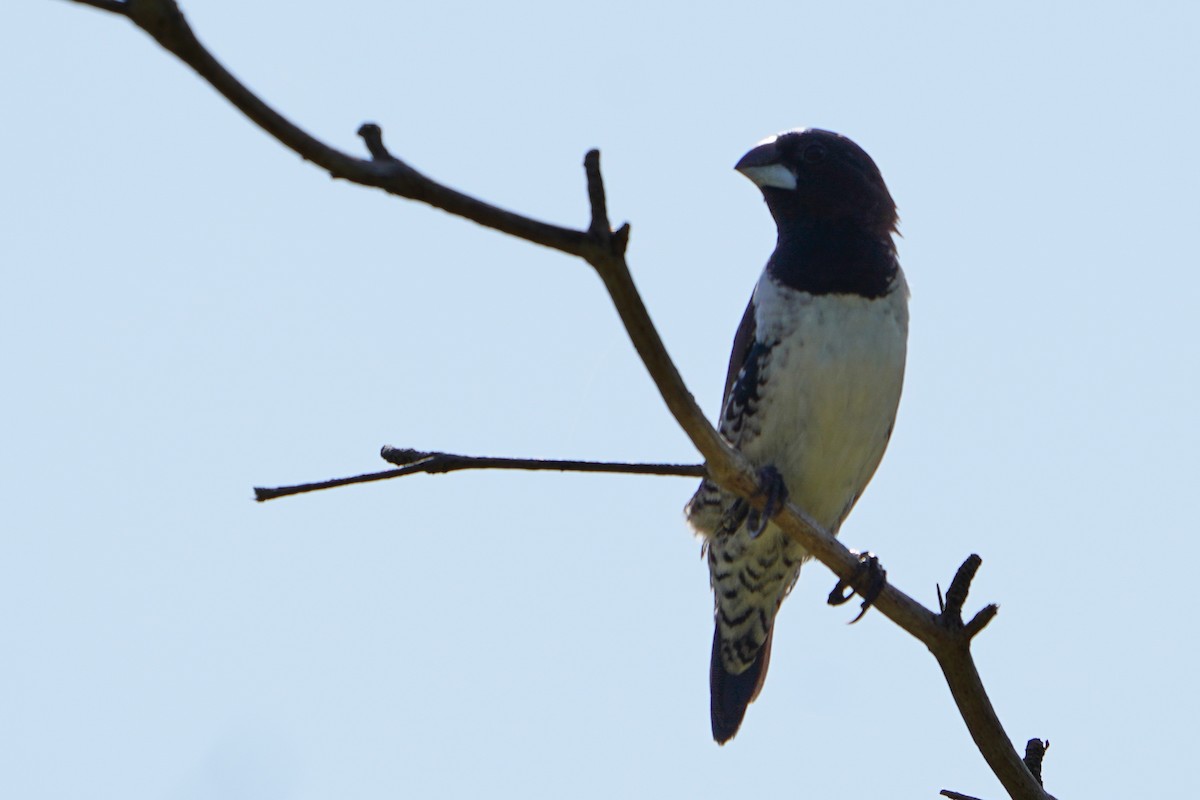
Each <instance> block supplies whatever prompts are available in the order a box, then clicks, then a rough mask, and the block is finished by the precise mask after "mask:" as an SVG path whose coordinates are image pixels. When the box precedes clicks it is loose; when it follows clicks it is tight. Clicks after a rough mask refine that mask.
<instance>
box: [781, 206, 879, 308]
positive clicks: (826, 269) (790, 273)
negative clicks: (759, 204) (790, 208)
mask: <svg viewBox="0 0 1200 800" xmlns="http://www.w3.org/2000/svg"><path fill="white" fill-rule="evenodd" d="M776 221H777V223H778V228H779V238H778V240H777V241H776V244H775V252H774V253H772V254H771V260H770V261H769V262H768V263H767V269H768V270H769V271H770V273H771V275H772V276H773V277H774V278H775V279H776V280H778V281H779V282H780V283H782V284H784V285H785V286H788V287H790V288H792V289H796V290H798V291H803V292H809V293H810V294H857V295H862V296H864V297H881V296H883V295H885V294H887V293H888V291H889V290H890V289H891V287H892V283H893V279H894V278H895V276H896V271H897V270H898V269H899V266H898V264H897V262H896V246H895V243H894V242H893V241H892V237H891V234H890V233H882V234H881V233H877V232H873V231H869V230H866V229H864V228H863V227H862V226H861V225H857V224H854V223H850V222H841V221H836V220H834V221H830V220H813V219H795V218H792V219H787V220H780V219H778V218H777V220H776Z"/></svg>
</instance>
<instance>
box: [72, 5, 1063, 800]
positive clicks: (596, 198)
mask: <svg viewBox="0 0 1200 800" xmlns="http://www.w3.org/2000/svg"><path fill="white" fill-rule="evenodd" d="M74 2H77V3H80V4H83V5H89V6H91V7H94V8H100V9H103V10H106V11H112V12H113V13H117V14H120V15H122V16H126V17H128V18H129V19H130V20H132V21H133V22H134V24H136V25H137V26H138V27H140V28H142V29H143V30H145V31H146V32H147V33H149V34H150V35H151V36H152V37H154V39H155V40H156V41H158V43H159V44H161V45H162V46H163V47H164V48H166V49H167V50H169V51H170V52H172V53H174V54H175V55H176V56H178V57H179V58H180V59H181V60H183V61H184V62H185V63H187V64H188V65H189V66H191V67H192V68H193V69H194V70H195V71H196V72H197V73H198V74H199V75H200V76H201V77H203V78H204V79H205V80H206V81H208V82H209V83H210V84H211V85H212V86H213V87H214V88H215V89H216V90H217V91H219V92H220V93H221V94H223V95H224V96H225V97H226V98H227V99H228V100H229V101H230V102H231V103H233V105H234V106H236V107H237V108H238V109H240V110H241V111H242V113H244V114H245V115H246V116H247V117H248V118H249V119H250V120H252V121H253V122H254V123H255V124H257V125H258V126H259V127H261V128H262V129H263V130H265V131H266V132H267V133H269V134H270V135H272V136H273V137H275V138H276V139H277V140H279V141H280V142H281V143H282V144H284V145H285V146H287V147H288V148H290V149H292V150H293V151H295V152H296V153H298V154H299V155H300V156H301V157H303V158H305V159H307V160H309V161H312V162H313V163H315V164H317V165H319V166H320V167H322V168H323V169H325V170H327V171H328V172H329V173H330V174H331V175H332V176H333V177H335V178H342V179H345V180H349V181H352V182H354V183H358V184H361V185H364V186H374V187H378V188H381V189H383V190H384V191H387V192H389V193H391V194H395V195H398V196H401V197H406V198H409V199H412V200H417V201H419V202H422V203H427V204H429V205H432V206H435V207H437V208H440V209H443V210H445V211H447V212H449V213H451V214H455V215H457V216H461V217H464V218H466V219H469V220H472V221H474V222H477V223H479V224H480V225H484V226H486V227H489V228H492V229H494V230H498V231H501V232H503V233H507V234H510V235H512V236H516V237H518V238H521V239H524V240H526V241H529V242H533V243H535V244H540V245H544V246H546V247H551V248H554V249H557V250H561V251H562V252H565V253H569V254H572V255H576V256H580V257H582V258H584V259H585V260H587V262H588V263H589V264H591V265H592V266H593V267H594V268H595V269H596V272H597V273H598V274H599V276H600V278H601V280H603V282H604V285H605V288H606V289H607V290H608V293H609V295H610V297H611V298H612V301H613V304H614V306H615V307H616V309H617V312H618V313H619V314H620V317H621V320H622V323H623V324H624V326H625V329H626V331H627V333H628V335H629V337H630V339H631V341H632V342H633V344H634V347H635V348H636V349H637V352H638V355H639V356H640V357H641V359H642V362H643V364H644V365H645V366H646V369H647V371H648V372H649V373H650V376H651V378H652V379H653V380H654V383H655V385H656V386H657V388H658V390H659V394H660V395H661V396H662V398H663V400H664V401H665V402H666V404H667V407H668V408H669V409H670V411H671V414H672V415H673V416H674V417H675V420H676V421H677V422H678V423H679V425H680V427H681V428H682V429H683V430H684V432H685V433H686V434H687V436H688V437H689V438H690V439H691V441H692V443H693V444H694V445H695V447H696V449H697V450H698V451H699V452H700V454H701V455H702V456H703V457H704V462H705V467H706V471H707V473H708V475H709V477H710V478H711V479H712V480H713V481H715V482H716V483H717V484H719V485H720V486H722V487H723V488H725V489H727V490H729V491H731V492H733V493H735V494H737V495H738V496H740V497H743V498H745V499H746V500H747V502H749V503H750V505H752V506H753V507H755V508H759V509H760V510H761V506H762V502H763V498H762V496H761V495H760V494H759V492H758V485H757V478H756V473H755V471H754V469H753V468H752V466H751V465H750V463H749V462H748V461H747V460H746V459H745V458H744V457H743V456H742V455H741V453H739V452H737V451H736V450H734V449H733V448H732V447H731V446H730V445H729V443H728V442H726V441H725V440H724V439H722V438H721V437H720V435H719V434H718V433H717V431H716V430H715V429H714V428H713V426H712V425H711V424H709V422H708V420H707V419H706V418H705V416H704V414H703V413H702V411H701V410H700V407H699V405H698V404H697V403H696V401H695V398H693V397H692V395H691V393H690V392H689V391H688V389H687V386H686V385H685V384H684V382H683V379H682V378H681V377H680V375H679V372H678V370H677V369H676V367H675V365H674V363H673V362H672V360H671V358H670V356H669V355H668V354H667V350H666V347H665V346H664V345H663V342H662V340H661V338H660V337H659V335H658V331H657V330H656V329H655V327H654V324H653V323H652V322H651V320H650V315H649V313H648V312H647V310H646V308H645V305H644V304H643V303H642V300H641V297H640V295H639V294H638V291H637V288H636V286H635V285H634V283H633V278H632V276H631V275H630V272H629V267H628V265H627V264H626V263H625V257H624V254H625V247H626V244H627V241H628V235H629V227H628V225H623V226H621V228H620V229H618V230H617V231H616V232H615V233H614V232H612V231H611V228H610V226H609V222H608V212H607V203H606V201H605V199H604V186H603V179H602V177H601V174H600V162H599V154H598V153H596V152H595V151H592V152H591V153H589V154H588V157H587V159H586V161H585V169H586V173H587V179H588V196H589V198H590V199H591V201H592V202H591V217H590V224H589V226H588V229H587V230H586V231H578V230H571V229H568V228H563V227H559V226H557V225H550V224H547V223H544V222H540V221H537V220H533V219H530V218H528V217H524V216H521V215H519V214H514V213H512V212H509V211H505V210H502V209H499V208H497V207H495V206H492V205H489V204H487V203H484V202H482V201H480V200H477V199H475V198H473V197H469V196H468V195H465V194H462V193H461V192H457V191H454V190H453V189H450V188H448V187H446V186H443V185H441V184H439V183H437V182H436V181H433V180H431V179H430V178H428V177H426V176H424V175H422V174H421V173H419V172H417V171H416V170H414V169H413V168H412V167H410V166H408V165H407V164H406V163H404V162H403V161H401V160H399V159H396V158H395V157H393V156H392V155H391V154H390V153H388V152H387V150H386V149H384V148H383V144H382V134H381V133H380V132H379V131H378V128H377V127H375V128H364V129H363V130H362V131H360V133H361V135H362V136H363V138H364V141H365V142H366V144H367V147H368V149H369V151H370V152H371V154H372V156H373V158H372V159H371V160H366V159H360V158H355V157H353V156H350V155H348V154H346V153H342V152H340V151H338V150H336V149H334V148H332V147H329V146H328V145H326V144H324V143H323V142H320V141H319V140H317V139H315V138H314V137H312V136H310V135H309V134H308V133H306V132H304V131H303V130H301V129H300V128H298V127H296V126H295V125H293V124H292V123H291V122H289V121H288V120H287V119H285V118H284V117H283V116H282V115H281V114H279V113H278V112H276V111H275V110H274V109H272V108H271V107H269V106H268V105H266V103H264V102H263V101H262V100H260V99H259V98H258V97H257V96H256V95H254V94H253V93H251V92H250V91H249V90H248V89H247V88H246V87H245V86H243V85H242V84H241V83H240V82H239V81H238V80H237V79H236V78H234V77H233V75H232V74H230V73H229V72H228V71H227V70H226V69H225V68H224V67H223V66H222V65H221V64H220V63H218V62H217V60H216V59H215V58H214V57H213V56H212V55H211V54H210V53H209V52H208V51H207V50H206V49H205V48H204V46H203V45H202V44H200V42H199V40H198V39H197V38H196V36H195V34H194V33H193V32H192V29H191V28H190V27H189V26H188V24H187V22H186V20H185V19H184V17H183V14H182V13H181V12H180V10H179V7H178V6H177V5H176V3H175V2H174V0H128V1H127V2H125V3H115V2H104V0H74ZM421 463H422V462H417V464H410V465H408V466H406V467H403V468H401V469H404V470H411V469H413V468H414V467H416V466H417V465H419V464H421ZM390 472H391V473H395V472H398V470H392V471H390ZM387 477H394V475H393V474H388V473H375V474H373V475H366V476H358V477H356V478H349V479H341V480H340V482H338V483H337V485H345V483H361V482H365V481H368V480H383V479H385V478H387ZM309 486H314V487H317V488H327V486H326V485H321V484H310V485H309ZM266 491H271V490H266ZM309 491H311V489H309ZM774 521H775V523H776V524H777V525H778V526H779V527H780V528H782V529H783V530H784V531H785V532H786V533H787V534H788V535H789V536H791V537H792V538H794V539H795V540H796V541H797V542H799V543H800V544H801V545H803V546H804V548H805V550H807V551H808V552H809V553H810V554H812V555H813V556H814V557H815V558H817V559H818V560H819V561H820V562H821V563H823V564H824V565H825V566H826V567H828V568H829V569H830V570H831V571H832V572H833V573H834V574H835V575H837V576H838V578H840V579H842V580H846V581H852V580H853V579H854V575H855V573H856V571H857V569H858V564H859V561H858V558H857V557H856V556H855V555H854V554H853V553H852V552H851V551H850V550H849V549H848V548H847V547H846V546H845V545H842V544H841V543H840V542H838V541H837V540H836V539H835V538H834V537H833V536H832V535H830V533H829V531H827V530H825V529H823V528H822V527H821V526H820V525H818V524H816V523H815V522H814V520H813V519H812V518H811V517H809V516H808V515H807V514H806V513H805V512H804V511H803V510H802V509H799V508H797V507H796V506H794V505H792V504H790V503H789V504H788V505H786V506H785V508H784V509H782V510H781V511H780V512H779V513H778V514H777V515H776V516H775V518H774ZM965 566H966V565H964V567H965ZM977 566H978V565H976V568H977ZM971 572H972V574H973V570H972V571H971ZM956 580H957V578H956ZM969 583H970V578H969V576H967V577H966V579H965V581H964V585H965V584H969ZM954 594H955V587H954V586H953V585H952V586H951V590H950V591H949V592H948V593H947V595H948V596H947V602H946V605H947V609H946V611H949V610H950V607H951V606H954V605H956V606H957V609H956V612H955V613H954V614H953V615H952V616H948V615H947V614H946V613H945V612H944V613H943V614H941V615H937V614H934V613H933V612H932V611H930V610H928V609H927V608H925V607H924V606H923V605H921V604H920V603H918V602H916V601H915V600H913V599H912V598H911V597H909V596H908V595H906V594H905V593H903V592H901V591H900V590H899V589H897V588H896V587H895V586H894V585H893V584H890V583H889V584H887V585H886V586H885V587H884V589H883V591H882V592H881V593H880V595H879V596H878V597H877V598H876V600H875V604H874V605H875V608H877V609H878V610H879V611H880V612H881V613H883V614H884V615H885V616H887V617H888V618H889V619H891V620H892V621H893V622H895V623H896V624H897V625H899V626H900V627H901V628H903V629H904V630H905V631H907V632H908V633H910V634H912V635H913V636H914V637H916V638H917V639H919V640H920V641H921V642H923V643H924V644H925V645H926V646H927V647H928V648H929V649H930V651H932V652H933V654H934V656H935V657H936V658H937V660H938V664H939V666H940V667H941V668H942V671H943V673H944V674H945V675H946V679H947V683H948V685H949V686H950V691H951V694H952V695H953V696H954V699H955V702H956V703H957V704H958V707H959V711H960V713H961V714H962V717H963V720H964V721H965V722H966V724H967V727H968V729H969V730H970V733H971V736H972V738H973V739H974V740H975V742H976V745H977V746H978V747H979V749H980V752H981V753H982V754H983V755H984V758H985V759H986V760H987V762H988V765H989V766H990V767H991V768H992V770H993V772H995V774H996V776H997V778H998V779H999V780H1000V782H1001V784H1002V785H1003V786H1004V788H1005V790H1006V791H1007V792H1008V793H1009V795H1010V796H1011V797H1012V798H1019V799H1020V800H1026V799H1028V800H1046V798H1047V797H1048V795H1047V794H1046V793H1045V791H1044V790H1043V789H1042V788H1041V786H1040V785H1039V783H1038V781H1037V780H1036V779H1035V778H1034V776H1033V774H1032V773H1031V772H1030V770H1029V769H1028V768H1027V767H1026V765H1025V763H1024V762H1023V761H1022V760H1021V759H1020V757H1018V755H1017V753H1016V750H1015V749H1014V748H1013V747H1012V743H1011V741H1010V740H1009V739H1008V737H1007V735H1006V734H1005V732H1004V728H1003V726H1002V725H1001V724H1000V721H999V719H998V718H997V717H996V715H995V711H994V710H993V709H992V707H991V703H990V701H989V700H988V698H987V693H986V692H985V691H984V689H983V684H982V681H981V680H980V679H979V674H978V672H977V670H976V668H975V664H974V661H973V659H972V658H971V654H970V632H969V631H967V630H965V628H966V627H974V628H975V629H976V630H975V631H974V632H978V629H981V628H982V627H983V624H986V622H987V621H988V620H990V618H991V616H994V612H991V614H986V613H985V612H986V609H985V611H984V612H980V614H978V615H976V617H975V619H974V620H972V623H971V625H970V626H964V625H963V624H962V618H961V608H962V601H963V600H965V597H966V595H965V591H964V592H963V593H962V598H961V599H957V598H955V599H951V597H950V596H951V595H954ZM951 620H953V624H950V623H951ZM976 621H979V622H978V624H977V623H976Z"/></svg>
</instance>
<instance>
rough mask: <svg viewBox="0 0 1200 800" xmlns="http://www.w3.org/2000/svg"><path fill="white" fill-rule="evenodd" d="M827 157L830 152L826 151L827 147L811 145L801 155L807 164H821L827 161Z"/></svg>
mask: <svg viewBox="0 0 1200 800" xmlns="http://www.w3.org/2000/svg"><path fill="white" fill-rule="evenodd" d="M826 155H828V152H827V151H826V150H825V145H823V144H810V145H809V146H808V147H806V148H804V152H802V153H801V154H800V157H801V158H802V159H804V163H805V164H820V163H821V162H822V161H824V160H825V156H826Z"/></svg>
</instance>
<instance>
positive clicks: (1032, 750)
mask: <svg viewBox="0 0 1200 800" xmlns="http://www.w3.org/2000/svg"><path fill="white" fill-rule="evenodd" d="M1049 749H1050V740H1049V739H1047V740H1046V741H1044V742H1043V741H1042V740H1041V739H1030V740H1029V741H1028V742H1026V743H1025V758H1024V759H1023V760H1024V761H1025V766H1027V767H1029V771H1030V772H1032V773H1033V777H1034V778H1037V782H1038V785H1041V783H1042V759H1043V758H1045V756H1046V751H1047V750H1049Z"/></svg>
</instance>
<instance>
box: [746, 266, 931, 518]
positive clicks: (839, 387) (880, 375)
mask: <svg viewBox="0 0 1200 800" xmlns="http://www.w3.org/2000/svg"><path fill="white" fill-rule="evenodd" d="M896 281H897V284H896V286H895V289H894V291H892V292H891V293H889V294H888V295H886V296H884V297H879V298H875V299H868V298H864V297H860V296H857V295H842V294H834V295H810V294H807V293H805V292H797V291H794V290H791V289H787V288H785V287H781V286H780V285H779V284H778V283H777V282H776V281H775V280H774V279H773V278H771V277H770V276H769V275H767V274H764V275H763V277H762V279H761V280H760V281H759V284H758V286H757V287H756V289H755V294H754V298H755V304H756V306H757V320H756V322H757V331H756V337H757V339H758V340H759V341H761V342H764V343H766V344H768V345H772V348H771V353H770V361H769V363H768V364H766V365H765V367H766V369H765V372H764V374H763V376H762V377H763V378H765V385H764V387H763V390H762V392H761V395H760V396H761V402H760V405H759V407H758V409H757V410H756V413H755V415H754V416H755V418H756V421H757V422H758V423H759V424H756V425H753V426H751V427H749V428H748V429H745V430H743V431H742V435H741V437H740V438H741V441H739V442H735V444H737V445H738V447H739V448H740V449H741V450H742V451H743V452H744V453H745V454H746V456H747V457H748V458H749V459H750V460H751V461H753V462H754V463H756V464H759V465H765V464H774V465H775V467H776V468H777V469H778V470H779V471H780V473H781V475H782V476H783V479H784V482H785V483H786V485H787V487H788V490H789V492H790V499H791V500H792V502H794V503H796V504H797V505H799V506H800V507H801V508H804V509H805V510H807V511H808V513H810V514H811V515H812V516H813V517H814V518H815V519H816V520H817V521H818V522H820V523H821V524H822V525H824V526H826V527H827V528H829V529H831V530H833V531H836V530H837V528H838V527H839V526H840V525H841V523H842V520H844V519H845V517H846V515H847V514H848V513H850V509H851V508H852V507H853V506H854V503H855V501H856V500H857V499H858V497H859V495H860V494H861V493H862V491H863V489H864V488H865V487H866V485H867V482H868V481H870V480H871V476H872V475H873V474H874V473H875V469H876V467H878V466H879V461H880V459H881V458H882V457H883V451H884V449H885V448H886V447H887V442H888V438H889V437H890V436H891V431H892V424H893V422H894V421H895V418H896V408H897V406H898V405H899V402H900V389H901V386H902V384H903V381H904V360H905V352H906V340H907V336H908V287H907V285H906V284H905V283H904V276H903V274H902V273H898V274H897V278H896Z"/></svg>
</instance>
